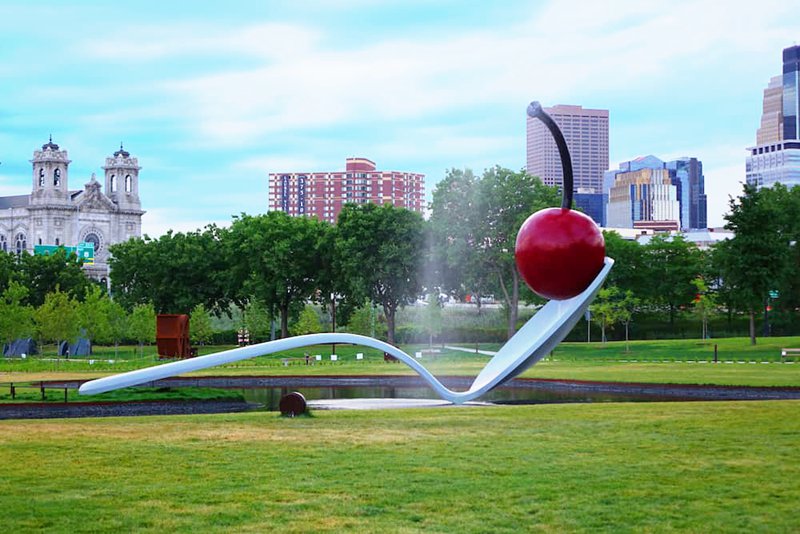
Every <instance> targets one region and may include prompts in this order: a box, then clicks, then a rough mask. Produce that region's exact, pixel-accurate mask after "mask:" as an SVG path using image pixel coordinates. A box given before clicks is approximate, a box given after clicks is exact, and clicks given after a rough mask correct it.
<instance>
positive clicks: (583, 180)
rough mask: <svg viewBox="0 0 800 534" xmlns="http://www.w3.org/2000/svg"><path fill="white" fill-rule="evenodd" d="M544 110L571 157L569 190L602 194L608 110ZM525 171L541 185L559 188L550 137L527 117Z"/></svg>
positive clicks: (555, 151) (558, 162)
mask: <svg viewBox="0 0 800 534" xmlns="http://www.w3.org/2000/svg"><path fill="white" fill-rule="evenodd" d="M544 110H545V111H546V112H547V113H548V114H549V115H550V116H551V117H552V118H553V120H554V121H555V122H556V124H558V126H559V128H561V131H562V132H563V134H564V139H565V140H566V142H567V146H568V147H569V153H570V156H571V157H572V169H573V174H574V184H573V189H574V190H575V191H577V190H579V189H580V190H581V191H583V192H584V193H602V187H603V173H604V172H605V171H606V169H608V110H607V109H584V108H583V107H581V106H565V105H558V106H553V107H550V108H544ZM527 120H528V122H527V170H528V174H530V175H532V176H538V177H539V178H541V179H542V182H544V183H545V185H551V186H552V185H555V186H561V184H562V183H563V180H564V176H563V173H562V169H561V159H560V158H559V155H558V148H557V147H556V143H555V141H553V136H552V135H551V134H550V132H549V131H548V130H547V128H546V127H545V126H544V124H542V122H541V121H539V120H536V119H532V118H531V117H528V119H527Z"/></svg>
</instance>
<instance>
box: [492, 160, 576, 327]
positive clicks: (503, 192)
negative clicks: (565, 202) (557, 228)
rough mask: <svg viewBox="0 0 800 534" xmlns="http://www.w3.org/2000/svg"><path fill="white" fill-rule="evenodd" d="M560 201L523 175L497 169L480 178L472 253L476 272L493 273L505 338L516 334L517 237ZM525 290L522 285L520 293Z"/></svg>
mask: <svg viewBox="0 0 800 534" xmlns="http://www.w3.org/2000/svg"><path fill="white" fill-rule="evenodd" d="M560 201H561V199H560V197H559V194H558V191H557V190H556V188H554V187H548V186H545V185H544V184H542V182H541V180H539V179H538V178H535V177H533V176H530V175H529V174H527V173H526V172H525V171H520V172H513V171H511V170H509V169H504V168H502V167H499V166H498V167H494V168H491V169H487V170H486V171H485V172H484V173H483V176H482V178H481V183H480V186H479V188H478V200H477V210H478V213H479V216H480V217H479V221H480V222H479V224H478V228H477V231H476V236H477V240H476V249H477V251H478V254H479V257H480V260H479V265H480V268H483V269H486V270H488V271H489V272H491V273H493V275H494V276H495V280H496V287H498V288H499V290H500V293H501V294H502V295H503V299H504V302H505V307H506V310H508V330H507V335H508V337H509V338H511V336H513V335H514V333H515V331H516V327H517V316H518V315H517V313H518V308H519V300H520V291H521V288H520V276H519V272H518V271H517V265H516V261H515V259H514V247H515V242H516V238H517V233H518V232H519V229H520V227H521V226H522V223H523V222H525V219H527V218H528V217H529V216H530V215H531V214H533V213H535V212H536V211H538V210H540V209H543V208H547V207H551V206H556V205H558V204H559V203H560ZM526 287H527V286H525V285H524V284H523V288H522V290H523V291H524V290H525V288H526ZM530 295H533V294H532V293H530Z"/></svg>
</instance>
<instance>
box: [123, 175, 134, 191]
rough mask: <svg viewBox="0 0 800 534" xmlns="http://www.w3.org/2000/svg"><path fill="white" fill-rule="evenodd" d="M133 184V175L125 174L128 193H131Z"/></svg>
mask: <svg viewBox="0 0 800 534" xmlns="http://www.w3.org/2000/svg"><path fill="white" fill-rule="evenodd" d="M132 185H133V184H132V183H131V175H130V174H126V175H125V192H126V193H130V192H131V187H132Z"/></svg>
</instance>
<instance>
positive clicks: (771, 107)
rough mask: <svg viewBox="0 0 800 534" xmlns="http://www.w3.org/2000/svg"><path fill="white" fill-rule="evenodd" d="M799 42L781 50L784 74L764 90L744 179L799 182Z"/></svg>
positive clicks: (768, 183)
mask: <svg viewBox="0 0 800 534" xmlns="http://www.w3.org/2000/svg"><path fill="white" fill-rule="evenodd" d="M799 77H800V46H792V47H789V48H785V49H784V50H783V74H782V75H781V76H776V77H773V78H771V79H770V81H769V84H768V85H767V88H766V89H765V90H764V100H763V108H762V109H763V111H762V114H761V126H760V127H759V128H758V130H757V132H756V146H752V147H749V148H748V149H747V150H748V151H749V155H748V156H747V161H746V179H747V183H748V184H750V185H754V186H756V187H770V186H772V185H773V184H776V183H781V184H784V185H786V186H787V187H792V186H795V185H800V121H799V120H798V115H799V114H800V79H798V78H799Z"/></svg>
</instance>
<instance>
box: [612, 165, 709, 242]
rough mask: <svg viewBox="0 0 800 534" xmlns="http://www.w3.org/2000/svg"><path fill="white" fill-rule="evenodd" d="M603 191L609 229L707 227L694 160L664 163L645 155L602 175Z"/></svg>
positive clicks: (701, 185)
mask: <svg viewBox="0 0 800 534" xmlns="http://www.w3.org/2000/svg"><path fill="white" fill-rule="evenodd" d="M603 191H604V193H606V195H607V201H606V215H605V219H606V221H607V223H608V226H609V227H615V228H635V227H640V228H646V227H652V228H654V229H666V228H674V229H676V230H678V229H680V230H690V229H703V228H707V227H708V216H707V207H706V206H707V198H706V194H705V177H704V176H703V163H702V162H701V161H700V160H698V159H697V158H679V159H676V160H673V161H668V162H664V161H662V160H660V159H659V158H657V157H655V156H645V157H639V158H636V159H634V160H631V161H626V162H623V163H620V165H619V170H611V171H608V172H606V173H605V177H604V180H603ZM648 225H649V226H648Z"/></svg>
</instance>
